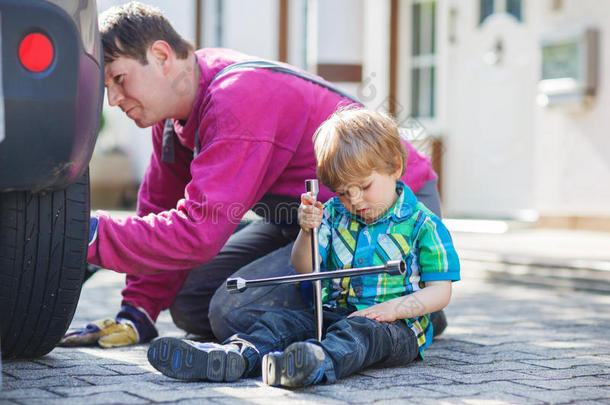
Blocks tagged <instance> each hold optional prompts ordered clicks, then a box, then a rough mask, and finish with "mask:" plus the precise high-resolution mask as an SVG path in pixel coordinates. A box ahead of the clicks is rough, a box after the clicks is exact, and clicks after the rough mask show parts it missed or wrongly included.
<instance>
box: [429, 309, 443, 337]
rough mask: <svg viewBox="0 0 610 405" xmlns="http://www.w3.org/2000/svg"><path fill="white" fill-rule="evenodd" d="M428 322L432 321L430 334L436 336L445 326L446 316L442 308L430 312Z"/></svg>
mask: <svg viewBox="0 0 610 405" xmlns="http://www.w3.org/2000/svg"><path fill="white" fill-rule="evenodd" d="M430 322H432V335H433V337H437V336H438V335H440V334H441V333H443V331H444V330H445V329H446V328H447V317H446V316H445V311H443V310H442V309H441V310H440V311H436V312H433V313H431V314H430Z"/></svg>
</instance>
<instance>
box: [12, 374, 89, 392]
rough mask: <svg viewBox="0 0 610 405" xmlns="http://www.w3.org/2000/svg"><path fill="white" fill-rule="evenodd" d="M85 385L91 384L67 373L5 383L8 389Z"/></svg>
mask: <svg viewBox="0 0 610 405" xmlns="http://www.w3.org/2000/svg"><path fill="white" fill-rule="evenodd" d="M86 385H91V384H89V383H87V382H85V381H83V380H81V379H79V378H75V377H74V376H69V375H53V376H50V377H45V378H40V379H38V380H15V381H11V382H9V383H8V384H7V386H8V388H9V389H19V388H48V387H56V386H67V387H79V386H86Z"/></svg>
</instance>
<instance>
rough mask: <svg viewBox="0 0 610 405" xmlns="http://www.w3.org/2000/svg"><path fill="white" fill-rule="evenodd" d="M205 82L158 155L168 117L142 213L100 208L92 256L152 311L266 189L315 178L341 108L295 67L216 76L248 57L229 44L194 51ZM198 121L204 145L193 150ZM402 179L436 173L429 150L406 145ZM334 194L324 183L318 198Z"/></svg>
mask: <svg viewBox="0 0 610 405" xmlns="http://www.w3.org/2000/svg"><path fill="white" fill-rule="evenodd" d="M196 55H197V58H198V61H199V67H200V69H201V80H200V83H199V91H198V94H197V98H196V101H195V103H194V105H193V109H192V111H191V114H190V115H189V118H188V119H187V121H186V122H183V123H182V124H184V125H182V124H181V123H180V122H178V121H175V120H174V129H175V131H176V134H177V135H178V142H176V151H175V160H174V162H173V163H166V162H162V161H161V151H162V137H163V122H159V123H157V124H156V125H154V126H153V128H152V139H153V146H154V151H153V154H152V156H151V160H150V165H149V167H148V169H147V171H146V174H145V176H144V180H143V182H142V185H141V187H140V191H139V195H138V210H137V216H133V217H129V218H127V219H120V220H119V219H113V218H111V217H110V216H108V214H106V213H104V212H102V211H98V212H97V215H98V217H99V225H98V236H97V239H96V241H95V242H94V243H93V244H92V245H91V246H90V247H89V252H88V261H89V262H90V263H92V264H96V265H99V266H102V267H104V268H107V269H113V270H115V271H118V272H122V273H127V286H126V288H125V289H124V291H123V297H124V302H129V303H130V304H132V305H135V306H137V307H142V308H143V309H145V310H146V311H147V312H148V314H149V315H150V316H151V317H152V318H153V319H156V317H157V316H158V314H159V312H160V311H161V310H163V309H166V308H168V307H169V306H170V305H171V303H172V302H173V300H174V298H175V297H176V295H177V293H178V290H179V289H180V287H181V286H182V283H183V282H184V279H185V277H186V275H187V273H188V269H190V268H193V267H196V266H200V265H202V264H204V263H206V262H208V261H209V260H210V259H212V258H213V257H214V256H215V255H216V254H217V253H218V252H219V250H220V249H221V247H222V246H223V245H224V243H225V242H226V241H227V239H228V238H229V236H230V235H231V233H232V232H233V231H234V230H235V228H236V226H237V224H238V223H239V220H240V219H241V217H242V216H243V215H244V213H245V212H246V211H247V210H248V209H250V208H251V207H252V206H253V205H254V204H255V203H256V202H257V201H258V200H259V199H260V198H261V197H262V196H263V195H264V194H266V193H274V194H280V195H285V196H291V197H295V198H299V196H300V195H301V193H302V192H303V190H304V181H305V179H308V178H314V177H315V167H316V162H315V157H314V152H313V144H312V135H313V133H314V132H315V130H316V128H317V127H318V126H319V125H320V124H321V123H322V122H323V121H324V120H325V119H327V118H328V117H329V116H330V115H331V114H332V113H333V112H334V111H335V110H336V108H337V107H338V106H340V105H347V104H350V103H351V101H349V100H347V99H344V98H342V97H340V96H338V95H337V94H335V93H333V92H332V91H330V90H328V89H325V88H323V87H321V86H319V85H316V84H313V83H311V82H309V81H306V80H303V79H300V78H297V77H294V76H292V75H288V74H283V73H277V72H272V71H269V70H267V69H244V70H238V71H234V72H232V73H229V74H226V75H223V76H222V77H220V78H218V79H217V80H215V81H214V82H212V83H211V84H210V82H211V80H212V78H213V77H214V76H215V75H216V73H218V72H219V71H220V70H222V69H223V68H224V67H226V66H228V65H230V64H232V63H235V62H240V61H244V60H251V59H252V58H251V57H249V56H247V55H244V54H240V53H238V52H235V51H232V50H228V49H203V50H200V51H197V52H196ZM197 128H199V136H200V152H199V154H198V155H197V157H195V158H193V148H194V142H195V133H196V131H197ZM405 147H406V148H407V153H408V156H409V159H408V163H407V168H406V174H405V176H404V177H403V181H404V182H405V183H406V184H407V185H408V186H409V187H410V188H411V189H412V190H413V191H414V192H415V191H417V190H419V188H421V186H422V185H423V184H424V183H425V182H426V181H429V180H433V179H435V178H436V176H435V174H434V172H433V171H432V170H431V168H430V162H429V160H428V159H427V158H425V157H423V156H422V155H420V154H419V153H417V152H416V151H415V150H414V149H413V148H412V147H411V146H410V145H408V144H406V143H405ZM330 197H331V192H330V191H329V190H328V189H326V188H324V187H321V189H320V194H319V199H320V200H321V201H326V200H327V199H328V198H330Z"/></svg>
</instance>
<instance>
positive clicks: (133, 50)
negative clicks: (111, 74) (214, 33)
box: [99, 1, 195, 65]
mask: <svg viewBox="0 0 610 405" xmlns="http://www.w3.org/2000/svg"><path fill="white" fill-rule="evenodd" d="M99 20H100V21H99V22H100V33H101V35H102V46H103V48H104V61H105V62H106V63H110V62H112V61H114V60H115V59H117V58H119V57H121V56H127V57H129V58H133V59H136V60H138V61H139V62H140V63H141V64H143V65H146V64H147V63H148V60H147V59H146V53H147V51H148V49H149V48H150V46H151V45H152V44H153V43H154V42H155V41H158V40H162V41H165V42H167V43H168V44H169V45H170V46H171V48H172V50H173V51H174V53H175V54H176V56H177V57H178V58H179V59H186V58H187V57H188V55H189V53H190V52H192V51H193V50H194V49H195V47H194V46H193V45H192V44H191V43H190V42H189V41H187V40H186V39H184V38H182V37H181V36H180V34H178V33H177V32H176V30H174V28H173V27H172V25H171V24H170V23H169V21H168V20H167V18H165V16H164V15H163V14H162V13H161V10H160V9H158V8H157V7H153V6H149V5H147V4H142V3H138V2H135V1H132V2H130V3H127V4H123V5H120V6H114V7H111V8H109V9H108V10H106V11H104V12H103V13H102V14H101V15H100V18H99Z"/></svg>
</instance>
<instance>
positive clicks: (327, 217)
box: [148, 110, 460, 387]
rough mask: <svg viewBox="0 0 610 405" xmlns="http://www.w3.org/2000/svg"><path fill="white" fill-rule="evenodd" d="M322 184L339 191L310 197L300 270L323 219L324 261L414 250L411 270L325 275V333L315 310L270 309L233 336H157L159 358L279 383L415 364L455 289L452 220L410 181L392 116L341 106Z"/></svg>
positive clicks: (362, 261)
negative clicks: (208, 339) (422, 198)
mask: <svg viewBox="0 0 610 405" xmlns="http://www.w3.org/2000/svg"><path fill="white" fill-rule="evenodd" d="M314 147H315V153H316V159H317V163H318V168H317V176H318V178H319V179H320V181H321V182H322V183H323V184H325V185H326V186H328V187H329V188H330V189H331V190H333V191H335V192H336V194H337V197H334V198H332V199H330V200H329V201H328V202H327V203H326V204H324V205H322V204H321V203H320V202H314V201H313V197H312V196H311V195H308V194H303V195H302V196H301V201H302V203H301V206H300V207H299V224H300V226H301V231H300V233H299V236H298V237H297V240H296V241H295V244H294V247H293V250H292V264H293V266H294V267H295V269H296V270H297V271H298V272H300V273H308V272H311V271H312V259H311V232H312V229H314V228H317V227H319V228H320V229H319V243H320V260H321V270H322V271H325V270H335V269H346V268H352V267H354V268H356V267H363V266H373V265H380V264H383V263H385V262H386V261H388V260H396V259H403V260H404V261H405V262H406V263H407V273H406V274H405V275H402V276H389V275H387V274H383V273H382V274H379V275H364V276H359V277H351V278H341V279H333V280H327V281H323V282H322V284H323V291H322V298H323V303H324V332H325V333H324V338H323V340H322V341H321V342H318V341H317V340H315V338H314V336H315V327H316V326H315V324H316V323H315V319H314V315H313V312H312V311H311V310H303V311H297V310H289V309H286V310H284V311H283V312H274V313H267V314H265V315H263V316H262V317H261V318H260V320H259V321H258V322H256V323H255V324H254V325H253V326H252V327H251V328H250V329H249V330H248V331H247V332H246V333H238V334H236V335H234V336H232V337H230V338H229V339H227V340H226V341H225V342H224V344H222V345H217V344H212V343H197V342H192V341H187V340H180V339H175V338H162V339H157V340H156V341H154V342H153V343H152V344H151V347H150V349H149V351H148V359H149V361H150V363H151V364H152V365H153V366H154V367H155V368H156V369H158V370H159V371H161V372H162V373H163V374H165V375H168V376H170V377H174V378H181V379H207V380H212V381H232V380H236V379H238V378H240V377H254V376H258V375H260V374H262V378H263V382H265V383H266V384H269V385H282V386H288V387H301V386H306V385H310V384H315V383H319V382H333V381H336V380H337V379H339V378H343V377H346V376H348V375H350V374H353V373H356V372H358V371H360V370H362V369H364V368H366V367H368V366H371V365H373V364H377V365H380V364H383V365H398V364H401V365H404V364H407V363H409V362H411V361H413V360H415V359H417V358H420V357H423V352H424V349H425V348H426V347H427V346H428V345H430V343H431V341H432V334H433V331H432V323H431V322H430V315H429V314H430V313H432V312H435V311H439V310H441V309H442V308H444V307H445V306H446V305H447V304H448V303H449V300H450V298H451V282H452V281H457V280H459V278H460V273H459V261H458V257H457V254H456V252H455V249H454V247H453V243H452V241H451V237H450V235H449V233H448V231H447V229H446V228H445V226H444V225H443V224H442V222H441V221H440V220H439V219H438V218H437V217H436V216H434V214H432V212H431V211H429V210H428V209H427V208H426V207H425V206H424V205H423V204H421V203H418V202H417V200H416V198H415V196H414V194H413V193H412V192H411V190H410V189H409V188H408V187H407V186H406V185H405V184H404V183H402V182H401V181H399V180H398V179H400V177H401V176H402V175H403V173H404V170H405V160H406V156H405V151H404V148H403V146H402V144H401V142H400V138H399V135H398V129H397V127H396V125H395V124H394V122H393V121H392V120H391V119H390V118H389V117H388V116H386V115H384V114H381V113H376V112H372V111H367V110H340V111H338V112H336V113H335V114H334V115H333V116H331V117H330V118H329V119H328V120H327V121H326V122H324V123H323V124H322V125H321V126H320V128H319V129H318V130H317V131H316V134H315V135H314Z"/></svg>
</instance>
